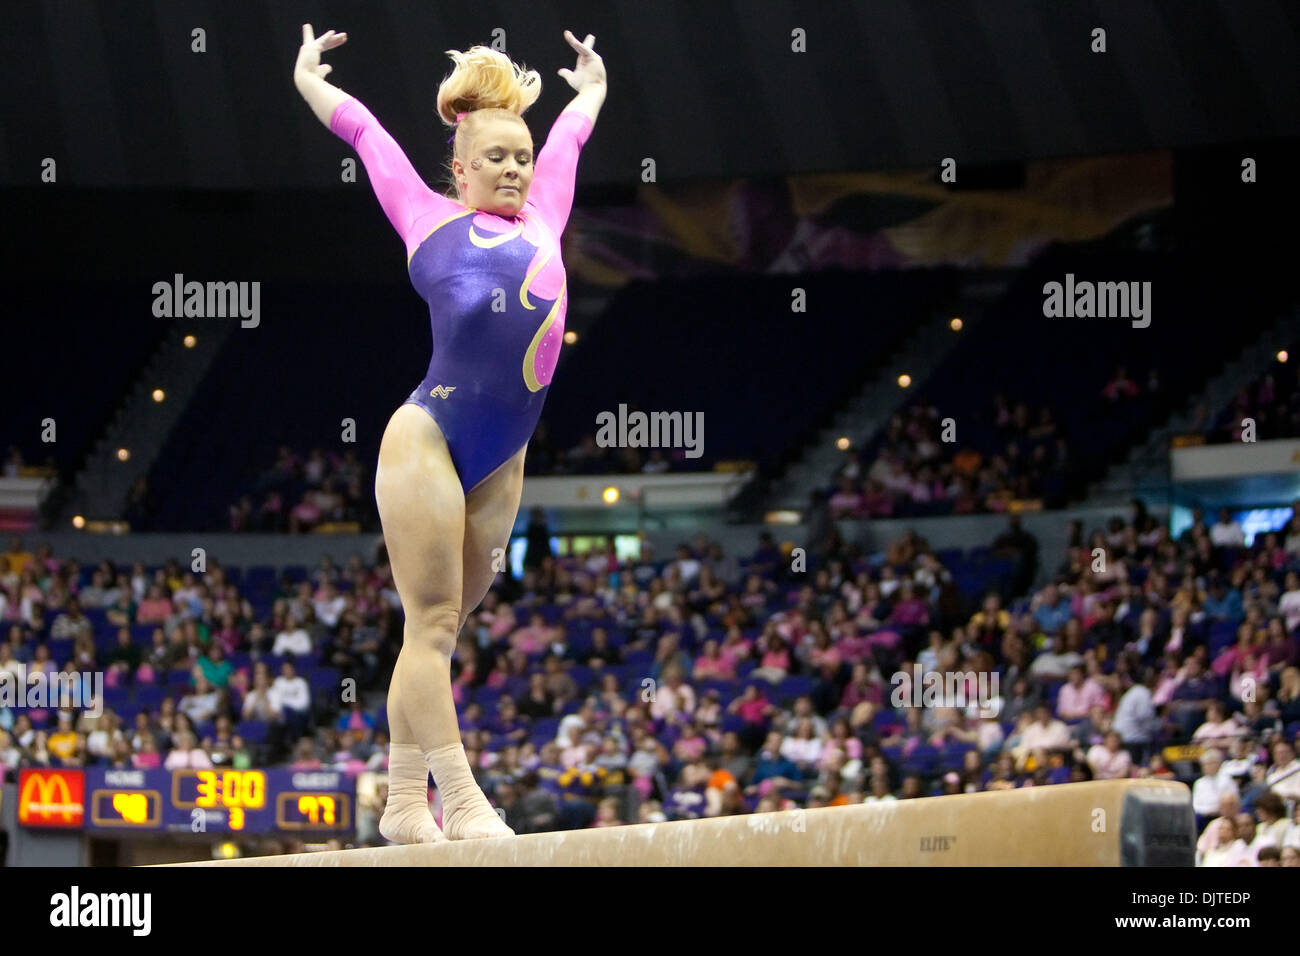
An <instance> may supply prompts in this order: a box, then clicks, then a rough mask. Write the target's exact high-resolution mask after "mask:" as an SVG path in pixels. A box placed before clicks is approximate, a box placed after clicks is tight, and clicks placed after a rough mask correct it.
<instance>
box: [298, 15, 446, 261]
mask: <svg viewBox="0 0 1300 956" xmlns="http://www.w3.org/2000/svg"><path fill="white" fill-rule="evenodd" d="M347 39H348V35H347V34H346V33H335V32H334V31H333V30H330V31H328V32H327V33H323V34H321V35H320V36H319V37H314V36H313V35H312V29H311V24H310V23H304V24H303V26H302V47H301V48H300V49H299V50H298V62H297V64H296V65H295V66H294V70H293V82H294V85H295V86H297V87H298V92H299V93H301V94H302V98H303V99H304V100H306V101H307V105H308V106H310V107H311V110H312V112H313V113H315V114H316V118H317V119H319V120H320V121H321V122H322V123H324V124H325V126H326V127H328V128H329V130H330V131H331V132H332V133H334V134H335V135H336V136H338V137H339V138H340V139H342V140H344V141H345V142H347V143H348V145H350V146H351V147H352V148H353V149H355V150H356V151H357V155H358V156H360V157H361V162H362V164H363V165H364V166H365V167H366V175H367V177H369V179H370V186H371V188H372V189H373V190H374V192H375V197H376V198H377V199H378V200H379V205H380V206H382V207H383V210H384V215H386V216H387V217H388V221H389V222H390V223H392V225H393V228H394V229H396V230H397V234H398V235H399V236H401V237H402V241H403V242H404V243H405V244H406V252H407V255H408V257H409V255H410V254H411V253H412V252H414V251H415V247H416V245H418V243H419V240H420V239H421V238H423V237H422V235H420V234H419V233H418V229H417V228H416V226H417V223H418V222H419V221H420V219H421V217H424V216H427V215H429V214H431V213H433V212H434V211H436V210H437V209H438V208H439V206H440V204H444V203H446V202H447V201H446V200H442V199H440V197H438V196H437V195H436V194H435V193H434V192H433V190H431V189H430V188H429V187H428V184H426V183H425V181H424V180H423V179H421V178H420V174H419V173H418V172H416V170H415V167H414V166H412V165H411V162H410V160H408V159H407V158H406V154H405V153H404V152H402V148H401V147H400V146H398V145H397V142H396V140H394V139H393V137H392V136H390V135H389V133H388V131H387V130H386V129H384V127H383V126H382V125H380V123H379V121H378V120H377V119H375V117H374V116H373V115H372V114H371V112H370V111H369V110H368V109H366V107H365V105H364V104H363V103H362V102H361V101H360V100H358V99H357V98H356V97H355V96H351V95H349V94H347V93H344V92H343V91H342V90H340V89H339V88H338V87H336V86H332V85H330V84H329V83H327V82H325V76H326V75H327V74H328V73H329V72H330V69H331V68H330V66H329V65H328V64H322V63H321V62H320V55H321V53H322V52H323V51H325V50H332V49H333V48H334V47H336V46H341V45H342V44H344V43H346V42H347Z"/></svg>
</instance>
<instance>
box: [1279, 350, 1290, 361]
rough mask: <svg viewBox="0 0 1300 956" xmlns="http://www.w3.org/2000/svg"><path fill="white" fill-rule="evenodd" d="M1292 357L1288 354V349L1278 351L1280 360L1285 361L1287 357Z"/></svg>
mask: <svg viewBox="0 0 1300 956" xmlns="http://www.w3.org/2000/svg"><path fill="white" fill-rule="evenodd" d="M1290 357H1291V356H1290V355H1288V354H1287V351H1286V349H1282V351H1280V352H1278V353H1277V360H1278V361H1279V362H1285V361H1286V360H1287V359H1289V358H1290Z"/></svg>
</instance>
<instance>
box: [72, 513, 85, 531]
mask: <svg viewBox="0 0 1300 956" xmlns="http://www.w3.org/2000/svg"><path fill="white" fill-rule="evenodd" d="M72 526H73V527H74V528H76V529H77V530H81V529H82V528H84V527H85V526H86V519H85V518H84V517H83V516H82V515H75V516H74V517H73V519H72Z"/></svg>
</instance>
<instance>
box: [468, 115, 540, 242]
mask: <svg viewBox="0 0 1300 956" xmlns="http://www.w3.org/2000/svg"><path fill="white" fill-rule="evenodd" d="M452 172H453V174H454V175H455V176H456V182H457V183H459V184H460V195H461V199H462V201H463V202H464V203H465V205H467V206H470V207H472V208H474V209H481V210H483V211H484V212H489V213H492V214H493V215H497V216H504V217H506V218H510V217H513V216H517V215H518V214H519V211H520V210H521V209H523V208H524V202H525V201H526V200H527V199H528V187H529V186H530V185H531V184H532V181H533V137H532V135H531V134H529V132H528V126H527V124H525V123H524V122H523V121H522V120H511V119H507V118H505V117H492V118H490V119H485V120H484V121H483V124H482V125H481V126H479V127H478V129H477V130H476V131H475V133H474V137H473V140H472V142H471V143H470V149H469V157H468V161H467V162H461V160H459V159H455V160H453V161H452Z"/></svg>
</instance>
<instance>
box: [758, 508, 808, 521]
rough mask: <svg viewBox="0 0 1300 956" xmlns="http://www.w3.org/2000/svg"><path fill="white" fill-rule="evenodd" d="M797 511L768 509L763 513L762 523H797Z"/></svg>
mask: <svg viewBox="0 0 1300 956" xmlns="http://www.w3.org/2000/svg"><path fill="white" fill-rule="evenodd" d="M799 517H800V516H799V512H797V511H786V510H780V511H769V512H767V513H766V514H765V515H763V523H764V524H798V523H799Z"/></svg>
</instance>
